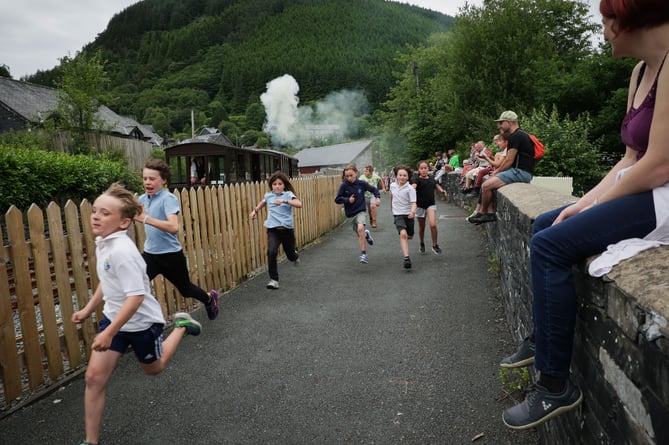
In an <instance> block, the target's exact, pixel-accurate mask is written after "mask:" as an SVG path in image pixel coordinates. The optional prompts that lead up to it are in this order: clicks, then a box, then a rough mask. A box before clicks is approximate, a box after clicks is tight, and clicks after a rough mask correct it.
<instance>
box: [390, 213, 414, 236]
mask: <svg viewBox="0 0 669 445" xmlns="http://www.w3.org/2000/svg"><path fill="white" fill-rule="evenodd" d="M394 218H395V227H396V228H397V233H402V230H406V231H407V235H408V236H413V221H414V218H409V215H394Z"/></svg>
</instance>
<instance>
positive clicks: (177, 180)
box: [170, 156, 190, 184]
mask: <svg viewBox="0 0 669 445" xmlns="http://www.w3.org/2000/svg"><path fill="white" fill-rule="evenodd" d="M186 161H187V159H186V158H185V157H183V156H173V157H170V169H171V170H172V183H174V184H188V180H189V179H190V168H189V167H188V165H190V164H187V163H186Z"/></svg>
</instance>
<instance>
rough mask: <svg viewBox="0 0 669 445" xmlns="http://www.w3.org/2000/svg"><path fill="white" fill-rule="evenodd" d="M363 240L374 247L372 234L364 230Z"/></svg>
mask: <svg viewBox="0 0 669 445" xmlns="http://www.w3.org/2000/svg"><path fill="white" fill-rule="evenodd" d="M365 239H366V240H367V244H369V245H370V246H373V245H374V238H372V234H371V233H369V230H365Z"/></svg>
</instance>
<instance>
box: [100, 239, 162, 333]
mask: <svg viewBox="0 0 669 445" xmlns="http://www.w3.org/2000/svg"><path fill="white" fill-rule="evenodd" d="M95 244H96V248H95V256H96V258H97V268H96V270H97V273H98V278H99V279H100V285H101V287H102V294H103V299H104V301H105V306H104V308H103V310H102V312H103V313H104V314H105V317H107V318H108V319H110V320H114V317H116V315H117V314H118V312H119V310H120V309H121V306H123V303H125V300H126V298H128V297H130V296H136V295H144V301H143V302H142V305H141V306H140V307H139V309H137V312H135V314H134V315H133V316H132V317H131V318H130V320H128V322H127V323H126V324H124V325H123V327H121V331H124V332H137V331H143V330H146V329H148V328H150V327H151V325H152V324H154V323H163V324H165V318H164V317H163V310H162V308H161V307H160V303H158V300H156V298H155V297H154V296H153V295H152V294H151V285H150V282H149V277H148V275H147V274H146V263H145V262H144V258H142V255H140V253H139V250H137V246H135V244H134V243H133V242H132V240H131V239H130V237H129V236H128V232H127V231H126V230H121V231H119V232H114V233H112V234H111V235H108V236H107V237H105V238H102V237H97V239H96V240H95Z"/></svg>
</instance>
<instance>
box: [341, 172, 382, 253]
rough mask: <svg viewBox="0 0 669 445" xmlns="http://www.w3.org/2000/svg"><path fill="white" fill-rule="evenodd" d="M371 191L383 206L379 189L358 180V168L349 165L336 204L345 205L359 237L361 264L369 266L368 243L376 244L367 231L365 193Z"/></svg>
mask: <svg viewBox="0 0 669 445" xmlns="http://www.w3.org/2000/svg"><path fill="white" fill-rule="evenodd" d="M366 191H369V192H372V194H373V195H374V196H375V197H376V206H377V207H378V206H379V205H381V193H379V189H377V188H376V187H374V186H373V185H370V184H369V183H367V182H365V181H361V180H360V179H358V168H357V167H356V166H355V165H354V164H349V165H347V166H346V167H345V168H344V181H343V182H342V183H341V185H340V186H339V191H337V196H335V202H336V203H337V204H344V212H345V213H346V217H347V218H348V219H349V221H351V223H352V225H353V230H354V231H355V233H356V234H357V235H358V241H359V242H360V262H361V263H363V264H367V248H366V246H367V243H369V245H370V246H371V245H373V244H374V240H373V239H372V235H371V234H370V233H369V230H366V229H365V225H366V224H367V204H366V203H365V192H366Z"/></svg>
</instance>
